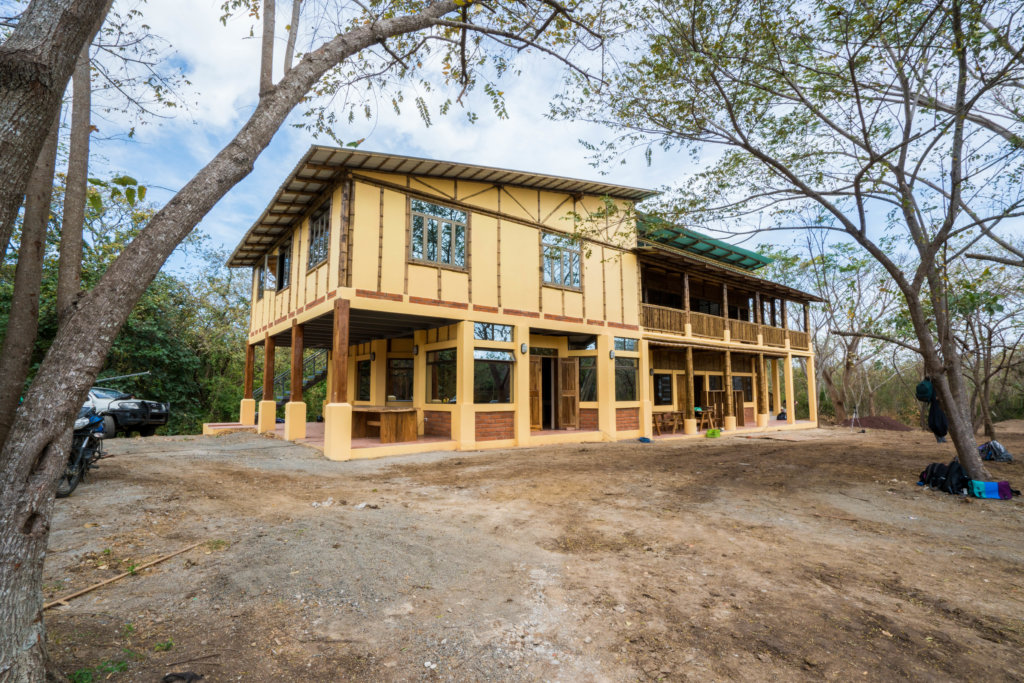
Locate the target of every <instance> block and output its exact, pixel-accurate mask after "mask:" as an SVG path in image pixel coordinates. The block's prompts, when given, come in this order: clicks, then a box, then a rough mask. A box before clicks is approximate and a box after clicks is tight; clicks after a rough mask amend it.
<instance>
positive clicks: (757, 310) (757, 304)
mask: <svg viewBox="0 0 1024 683" xmlns="http://www.w3.org/2000/svg"><path fill="white" fill-rule="evenodd" d="M761 316H762V312H761V292H754V322H755V323H757V324H758V325H760V324H761V323H762V318H761Z"/></svg>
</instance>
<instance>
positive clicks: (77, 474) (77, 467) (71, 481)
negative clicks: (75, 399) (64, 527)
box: [57, 405, 107, 498]
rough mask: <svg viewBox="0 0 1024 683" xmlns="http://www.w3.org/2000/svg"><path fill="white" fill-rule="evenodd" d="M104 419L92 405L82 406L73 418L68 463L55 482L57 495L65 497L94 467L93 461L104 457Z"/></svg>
mask: <svg viewBox="0 0 1024 683" xmlns="http://www.w3.org/2000/svg"><path fill="white" fill-rule="evenodd" d="M105 425H106V420H105V419H104V418H102V417H100V416H99V415H97V414H96V411H95V410H94V409H93V408H92V406H89V405H87V406H83V407H82V409H81V410H79V411H78V417H77V418H76V419H75V431H74V436H73V437H72V440H71V451H70V452H69V453H68V464H67V466H66V467H65V468H64V473H63V474H62V475H61V477H60V481H59V482H57V497H58V498H67V497H68V496H70V495H71V492H72V491H74V490H75V487H77V486H78V484H79V483H80V482H81V481H82V480H83V479H84V478H85V475H86V473H87V472H88V471H89V470H91V469H92V468H93V467H95V462H96V461H97V460H99V459H100V458H102V457H104V456H105V455H106V453H104V452H103V439H104V437H106V435H107V433H106V429H105Z"/></svg>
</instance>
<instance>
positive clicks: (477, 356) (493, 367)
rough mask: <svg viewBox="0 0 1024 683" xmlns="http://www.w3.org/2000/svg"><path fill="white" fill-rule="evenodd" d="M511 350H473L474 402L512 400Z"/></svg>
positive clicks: (506, 401)
mask: <svg viewBox="0 0 1024 683" xmlns="http://www.w3.org/2000/svg"><path fill="white" fill-rule="evenodd" d="M514 362H515V358H514V357H513V355H512V352H511V351H495V350H494V349H475V350H474V351H473V403H511V402H512V363H514Z"/></svg>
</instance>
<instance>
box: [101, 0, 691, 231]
mask: <svg viewBox="0 0 1024 683" xmlns="http://www.w3.org/2000/svg"><path fill="white" fill-rule="evenodd" d="M278 4H279V10H280V11H279V12H278V20H277V26H278V45H277V49H276V52H277V55H278V60H277V63H276V65H275V80H276V79H278V78H280V75H281V59H280V57H281V55H282V54H283V52H284V26H285V25H286V24H287V22H288V19H289V18H288V17H287V16H285V14H284V12H285V10H286V9H287V8H286V7H283V6H284V5H287V4H288V3H284V2H280V3H278ZM219 5H220V2H219V0H181V1H179V2H174V3H166V2H154V3H148V4H146V5H143V6H142V10H143V12H144V14H145V20H146V23H147V24H148V25H150V26H151V27H152V31H153V33H154V34H156V35H158V36H162V37H163V38H164V39H166V40H167V41H168V42H169V44H170V45H171V46H173V50H174V51H175V56H174V60H176V63H179V64H181V65H182V66H183V68H184V70H185V72H186V75H187V77H188V79H189V80H190V81H191V82H192V87H191V89H190V91H189V92H188V95H187V98H186V99H187V100H188V101H189V102H191V103H192V105H191V106H190V107H188V108H187V109H184V110H182V111H180V112H178V113H177V115H176V116H174V117H173V118H167V119H160V120H154V121H152V122H150V123H148V124H146V125H142V126H139V127H137V128H136V132H135V135H134V137H133V138H132V139H130V140H127V139H123V136H118V137H119V139H106V140H104V141H102V142H99V141H97V142H95V143H94V152H95V153H94V156H93V167H92V168H91V172H93V173H94V174H95V173H97V172H99V173H102V172H104V171H107V172H109V173H122V172H123V173H128V174H130V175H132V176H133V177H136V178H137V179H138V180H139V182H140V183H142V184H143V185H146V186H147V188H148V191H149V194H148V197H147V198H148V199H150V200H152V201H154V202H155V203H158V204H161V203H164V202H166V201H167V200H168V199H170V197H171V196H172V195H173V193H174V191H176V190H177V189H179V188H180V187H181V186H182V185H183V184H184V183H185V182H187V181H188V180H189V178H191V177H192V176H193V175H194V174H195V173H196V172H197V171H198V170H199V169H201V168H202V166H203V165H204V164H205V163H207V162H208V161H209V160H210V159H212V158H213V156H214V155H215V154H216V153H217V152H218V151H219V150H220V149H221V148H222V147H223V146H224V145H225V144H226V143H227V142H228V141H229V140H230V139H231V137H232V136H233V135H234V134H235V133H236V132H237V131H238V129H239V128H240V126H241V125H242V123H243V122H244V121H245V120H246V118H247V117H248V116H249V114H250V113H251V111H252V109H253V107H254V105H255V103H256V96H257V85H258V83H257V81H258V72H257V66H258V63H259V41H258V39H253V38H249V37H248V35H249V30H250V26H251V25H252V22H251V20H249V19H248V18H247V17H240V18H236V19H233V20H230V21H229V22H228V24H227V26H223V25H222V24H221V22H220V21H219V18H220V16H221V11H220V9H219ZM183 17H187V18H188V20H187V21H183V20H182V19H183ZM521 66H522V68H523V74H522V76H520V77H518V78H509V79H507V80H505V81H503V87H504V89H505V93H506V101H507V104H508V111H509V117H508V118H507V119H499V118H498V117H497V116H496V115H495V114H494V113H493V112H492V111H491V109H490V108H489V104H487V103H486V102H482V101H481V102H478V106H477V107H476V111H477V112H478V113H479V114H480V117H479V119H478V120H477V122H476V123H473V124H470V123H469V122H468V121H467V118H466V115H465V111H464V110H459V108H458V107H453V113H451V114H449V115H448V116H444V117H442V116H434V117H433V120H432V124H433V125H432V126H431V127H429V128H428V127H426V125H425V124H424V122H423V121H422V120H421V118H420V117H419V115H418V114H417V113H416V112H415V110H414V108H413V107H412V105H411V104H408V105H407V106H406V107H405V108H404V109H403V114H402V115H401V116H398V115H396V114H395V113H394V111H393V110H392V108H391V107H390V105H388V106H385V107H381V108H380V109H379V112H378V115H377V116H376V117H375V118H374V119H373V120H371V121H366V120H362V119H360V120H357V121H356V122H355V123H354V124H353V125H351V126H345V127H344V128H342V129H341V130H339V131H338V132H337V134H338V136H339V137H340V138H341V139H343V140H345V141H349V140H358V139H361V138H365V141H364V142H363V143H362V144H361V146H360V148H361V149H364V150H368V151H375V152H386V153H394V154H403V155H409V156H419V157H427V158H432V159H439V160H448V161H459V162H465V163H473V164H481V165H486V166H497V167H501V168H509V169H516V170H525V171H534V172H539V173H547V174H553V175H564V176H570V177H576V178H584V179H601V180H604V181H605V182H613V183H617V184H623V185H631V186H637V187H646V188H657V187H660V186H662V185H664V184H665V183H666V182H667V181H668V180H669V179H671V178H674V177H677V176H678V175H679V173H680V170H681V169H680V168H678V165H679V164H686V163H688V162H687V160H686V158H685V157H682V156H680V157H679V158H678V159H674V158H668V159H665V158H663V159H661V160H660V162H659V163H658V165H652V166H648V164H647V163H646V161H645V160H644V159H643V157H642V156H641V155H639V154H637V155H636V158H635V159H629V161H630V163H628V164H627V165H624V166H616V167H615V168H614V169H612V172H610V173H607V174H606V175H601V171H599V170H598V169H595V168H594V167H592V166H591V165H590V160H589V159H588V156H587V152H586V150H585V149H584V147H583V146H582V145H581V144H580V142H579V140H580V139H581V138H583V139H586V140H589V141H591V142H597V141H599V140H600V139H601V138H602V136H603V135H605V132H604V131H603V129H601V128H600V127H597V126H594V125H587V124H580V123H572V122H564V121H551V120H549V119H547V118H546V117H545V116H544V114H545V112H546V111H547V109H548V102H549V100H550V97H551V95H552V93H554V92H555V91H556V90H557V88H558V87H559V82H560V68H559V66H558V65H556V64H554V63H552V62H550V61H544V60H542V59H539V58H537V57H533V56H528V57H527V58H525V59H524V60H523V61H522V62H521ZM300 113H301V110H298V109H297V110H296V112H294V113H293V115H292V117H291V119H289V122H288V123H286V124H285V125H284V126H283V127H282V128H281V130H280V131H279V132H278V134H277V135H276V136H275V138H274V140H273V142H272V143H271V145H270V146H269V147H268V148H267V149H266V150H265V151H264V152H263V154H262V155H261V156H260V157H259V159H258V160H257V162H256V165H255V169H254V170H253V172H252V173H251V174H250V175H249V176H248V177H247V178H246V179H245V180H243V181H242V182H241V183H239V184H238V185H237V186H236V187H235V188H234V189H232V190H231V192H230V193H229V194H228V195H227V196H226V197H224V198H223V199H222V200H221V201H220V203H219V204H218V205H217V206H216V207H215V208H214V209H213V211H211V212H210V214H208V215H207V217H206V218H205V219H204V220H203V222H202V223H201V224H200V226H199V228H200V229H201V230H203V231H205V232H206V233H208V234H209V235H210V236H211V237H212V238H213V239H214V241H215V242H217V243H218V244H221V245H223V246H224V247H225V248H227V249H229V250H230V249H233V248H234V246H235V245H236V244H237V243H238V241H239V240H240V239H241V238H242V237H243V236H244V234H245V232H246V231H247V230H248V228H249V227H250V226H251V225H252V223H253V221H255V220H256V219H257V218H258V217H259V216H260V214H261V213H262V211H263V209H264V208H265V207H266V205H267V203H268V201H269V200H270V199H271V197H272V196H273V193H274V192H275V191H276V190H277V188H278V187H279V186H280V184H281V183H282V182H283V180H284V178H285V174H286V173H287V172H288V171H289V170H291V168H293V167H294V165H295V164H296V163H297V161H298V159H299V158H300V157H301V156H302V155H303V154H304V153H305V151H306V150H307V149H308V147H309V145H311V144H325V145H331V144H334V143H333V141H331V140H329V139H325V138H321V139H319V140H317V139H315V138H314V136H313V135H312V134H311V133H309V132H307V131H304V130H301V129H298V128H296V127H294V126H293V125H291V124H293V123H295V122H297V121H299V120H300V116H299V114H300ZM128 125H129V122H128V121H126V120H118V119H116V118H115V119H110V120H107V121H101V122H99V127H100V133H101V134H102V135H117V134H118V133H119V132H120V130H119V129H125V128H126V127H127V126H128ZM98 137H99V136H97V138H98Z"/></svg>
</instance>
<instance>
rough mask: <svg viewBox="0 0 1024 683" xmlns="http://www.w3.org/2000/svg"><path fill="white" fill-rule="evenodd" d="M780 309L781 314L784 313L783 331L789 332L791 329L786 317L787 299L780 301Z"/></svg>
mask: <svg viewBox="0 0 1024 683" xmlns="http://www.w3.org/2000/svg"><path fill="white" fill-rule="evenodd" d="M779 308H780V309H781V312H782V329H784V330H788V329H789V319H788V318H787V317H786V300H785V299H779Z"/></svg>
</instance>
